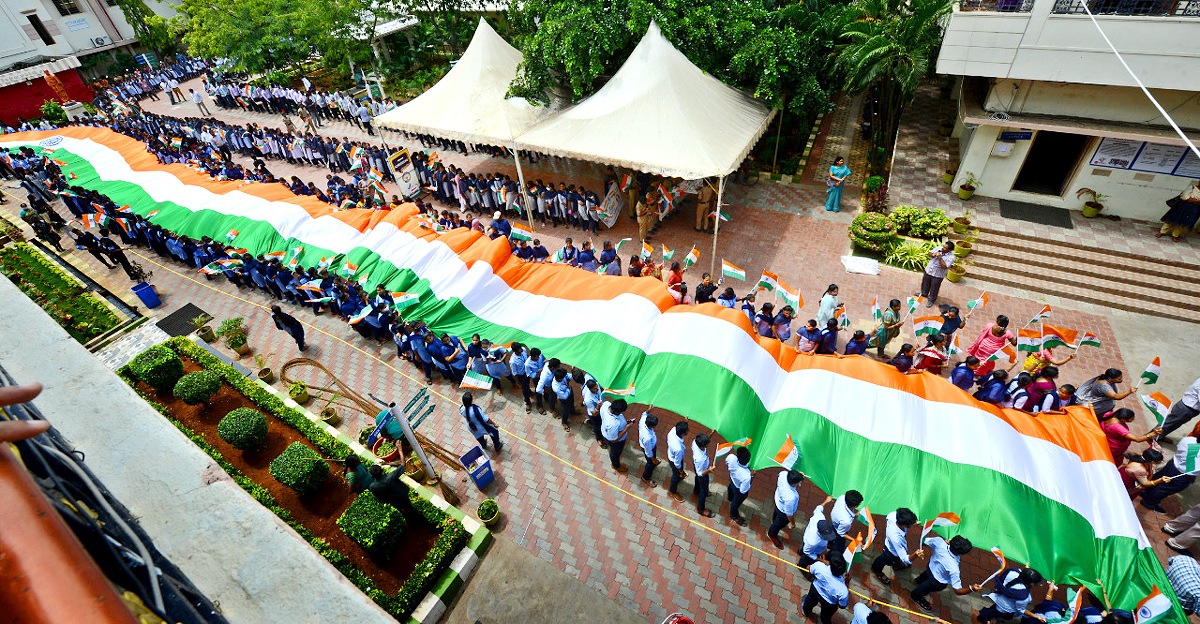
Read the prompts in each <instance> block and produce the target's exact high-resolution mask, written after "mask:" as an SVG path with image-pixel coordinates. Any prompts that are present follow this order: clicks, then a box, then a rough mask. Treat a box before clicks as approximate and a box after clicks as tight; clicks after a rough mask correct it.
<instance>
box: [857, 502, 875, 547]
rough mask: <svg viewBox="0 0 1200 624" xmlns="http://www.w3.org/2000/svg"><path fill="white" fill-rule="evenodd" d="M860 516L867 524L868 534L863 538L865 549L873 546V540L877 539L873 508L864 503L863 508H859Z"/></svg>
mask: <svg viewBox="0 0 1200 624" xmlns="http://www.w3.org/2000/svg"><path fill="white" fill-rule="evenodd" d="M858 517H859V518H862V521H863V522H865V523H866V525H867V536H866V537H865V538H864V539H863V546H862V547H863V550H866V549H867V548H868V547H870V546H871V542H873V541H875V516H873V515H871V508H870V507H867V506H866V505H863V508H862V509H859V510H858Z"/></svg>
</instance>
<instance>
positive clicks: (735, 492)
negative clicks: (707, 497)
mask: <svg viewBox="0 0 1200 624" xmlns="http://www.w3.org/2000/svg"><path fill="white" fill-rule="evenodd" d="M725 467H727V468H729V488H728V489H727V490H725V498H726V499H727V500H728V501H729V519H730V520H733V521H734V522H736V523H738V525H739V526H746V519H745V518H743V517H742V514H741V513H739V510H740V509H741V508H742V502H744V501H745V500H746V496H748V495H749V494H750V481H751V478H752V475H751V474H750V449H748V448H746V447H744V446H739V447H737V450H735V451H734V452H732V453H730V454H728V455H726V456H725Z"/></svg>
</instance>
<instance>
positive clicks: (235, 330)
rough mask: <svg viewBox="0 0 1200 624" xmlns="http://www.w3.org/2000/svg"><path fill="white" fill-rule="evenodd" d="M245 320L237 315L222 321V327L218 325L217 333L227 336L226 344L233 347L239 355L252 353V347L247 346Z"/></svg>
mask: <svg viewBox="0 0 1200 624" xmlns="http://www.w3.org/2000/svg"><path fill="white" fill-rule="evenodd" d="M245 320H246V319H244V318H242V317H240V316H236V317H234V318H229V319H225V320H223V321H221V325H220V327H217V335H218V336H221V337H223V338H225V346H227V347H229V348H230V349H233V351H234V353H237V354H238V356H239V357H240V356H243V355H246V354H247V353H250V347H248V346H246V328H245V326H243V323H244V322H245Z"/></svg>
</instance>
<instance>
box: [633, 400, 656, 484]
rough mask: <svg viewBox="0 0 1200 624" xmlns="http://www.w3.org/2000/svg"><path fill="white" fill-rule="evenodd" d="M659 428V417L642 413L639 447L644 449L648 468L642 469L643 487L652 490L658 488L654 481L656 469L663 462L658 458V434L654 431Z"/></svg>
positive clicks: (639, 423)
mask: <svg viewBox="0 0 1200 624" xmlns="http://www.w3.org/2000/svg"><path fill="white" fill-rule="evenodd" d="M657 426H658V417H657V416H655V415H654V414H651V413H650V412H643V413H642V418H641V420H639V421H638V445H640V446H641V447H642V456H643V457H645V458H646V466H645V467H644V468H642V485H645V486H646V487H650V488H656V487H658V482H657V481H655V480H654V467H655V466H657V465H658V464H659V462H661V461H662V460H661V459H659V458H658V457H657V453H658V433H657V432H655V431H654V428H655V427H657Z"/></svg>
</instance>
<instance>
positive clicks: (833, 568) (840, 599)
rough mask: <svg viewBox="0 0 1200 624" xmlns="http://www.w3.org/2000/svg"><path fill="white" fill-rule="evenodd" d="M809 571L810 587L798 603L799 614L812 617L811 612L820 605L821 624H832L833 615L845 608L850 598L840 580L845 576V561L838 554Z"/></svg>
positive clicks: (848, 592)
mask: <svg viewBox="0 0 1200 624" xmlns="http://www.w3.org/2000/svg"><path fill="white" fill-rule="evenodd" d="M809 570H810V571H811V572H812V575H813V581H812V586H810V587H809V588H808V593H807V594H805V596H804V601H803V602H801V603H800V612H801V613H802V614H803V615H804V617H812V613H813V610H814V609H815V608H816V607H817V606H818V605H820V607H821V624H832V623H833V615H834V614H835V613H837V612H838V609H840V608H842V607H845V606H846V601H847V600H848V599H849V597H850V590H849V589H848V588H847V587H846V582H845V581H844V580H843V579H842V577H843V576H845V575H846V561H845V560H844V559H842V557H841V553H838V554H837V555H836V556H834V557H831V560H830V561H829V562H828V563H827V562H825V561H824V559H822V560H821V561H817V562H816V563H814V564H812V566H811V567H810V568H809Z"/></svg>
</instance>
